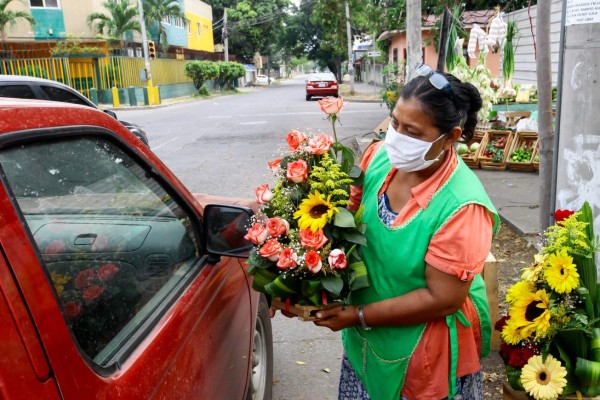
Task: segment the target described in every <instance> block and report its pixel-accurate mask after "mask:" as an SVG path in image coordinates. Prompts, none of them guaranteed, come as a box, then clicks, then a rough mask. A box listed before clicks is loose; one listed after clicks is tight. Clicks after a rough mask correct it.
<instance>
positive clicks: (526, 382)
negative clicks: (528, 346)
mask: <svg viewBox="0 0 600 400" xmlns="http://www.w3.org/2000/svg"><path fill="white" fill-rule="evenodd" d="M565 376H567V370H566V369H565V368H564V367H563V366H562V365H561V364H560V361H558V360H557V359H555V358H554V357H552V356H551V355H548V356H547V357H546V361H544V359H543V358H542V356H533V357H531V358H530V359H529V361H527V364H525V366H524V367H523V369H522V370H521V382H522V383H523V388H524V389H525V390H526V391H527V393H529V394H530V395H532V396H533V397H534V398H535V399H536V400H551V399H557V398H558V396H560V395H561V394H562V392H563V389H564V387H565V386H566V385H567V380H566V379H565Z"/></svg>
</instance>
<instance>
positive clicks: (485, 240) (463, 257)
mask: <svg viewBox="0 0 600 400" xmlns="http://www.w3.org/2000/svg"><path fill="white" fill-rule="evenodd" d="M493 226H494V218H493V215H492V214H491V213H490V212H489V211H488V209H487V208H485V207H484V206H482V205H479V204H468V205H466V206H464V207H462V208H461V209H460V210H458V211H457V212H456V214H454V215H453V216H452V218H450V220H448V222H446V224H445V225H444V226H442V227H441V228H440V229H439V230H438V232H437V233H436V234H435V235H434V236H433V238H431V241H430V242H429V247H428V249H427V254H425V262H426V263H427V264H429V265H431V266H432V267H434V268H437V269H438V270H440V271H442V272H446V273H448V274H452V275H456V276H457V277H458V278H459V279H460V280H463V281H470V280H472V279H473V278H474V277H475V275H476V274H479V273H481V271H482V270H483V265H484V264H485V259H486V258H487V256H488V254H489V252H490V249H491V247H492V235H493V234H492V230H493Z"/></svg>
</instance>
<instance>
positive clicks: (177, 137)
mask: <svg viewBox="0 0 600 400" xmlns="http://www.w3.org/2000/svg"><path fill="white" fill-rule="evenodd" d="M177 139H179V136H176V137H174V138H173V139H171V140H167V141H166V142H164V143H163V144H159V145H158V146H154V147H152V148H151V150H156V149H158V148H159V147H163V146H164V145H165V144H169V143H171V142H174V141H176V140H177Z"/></svg>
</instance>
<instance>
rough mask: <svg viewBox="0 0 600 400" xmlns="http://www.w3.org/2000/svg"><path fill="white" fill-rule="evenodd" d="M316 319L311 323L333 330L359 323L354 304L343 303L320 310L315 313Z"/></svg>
mask: <svg viewBox="0 0 600 400" xmlns="http://www.w3.org/2000/svg"><path fill="white" fill-rule="evenodd" d="M315 316H316V317H317V319H316V320H315V321H313V323H314V324H315V325H317V326H324V327H326V328H329V329H331V330H332V331H334V332H337V331H339V330H342V329H344V328H348V327H351V326H354V325H357V324H359V323H360V321H359V319H358V312H357V311H356V307H355V306H351V305H343V306H337V307H332V308H328V309H325V310H320V311H318V312H317V313H316V315H315Z"/></svg>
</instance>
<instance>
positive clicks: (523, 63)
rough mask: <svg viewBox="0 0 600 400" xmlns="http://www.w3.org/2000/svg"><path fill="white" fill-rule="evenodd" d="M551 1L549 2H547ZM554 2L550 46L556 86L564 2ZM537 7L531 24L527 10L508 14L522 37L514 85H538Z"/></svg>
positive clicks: (517, 52) (555, 0) (517, 56)
mask: <svg viewBox="0 0 600 400" xmlns="http://www.w3.org/2000/svg"><path fill="white" fill-rule="evenodd" d="M545 1H549V0H545ZM551 1H552V15H551V26H550V42H551V44H550V46H551V51H552V55H551V59H552V84H553V85H556V83H557V80H558V58H559V53H560V23H561V19H562V0H551ZM536 16H537V6H533V7H531V24H530V21H529V12H528V9H527V8H524V9H522V10H519V11H515V12H512V13H509V14H507V18H508V19H509V20H514V21H515V22H516V23H517V26H518V28H519V32H520V34H521V35H522V37H521V39H520V40H519V44H518V47H517V49H516V51H515V75H514V78H513V81H514V83H533V84H537V76H536V64H535V50H534V46H533V42H534V37H533V35H532V34H531V29H532V25H533V32H534V34H535V30H536V21H537V18H536Z"/></svg>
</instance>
